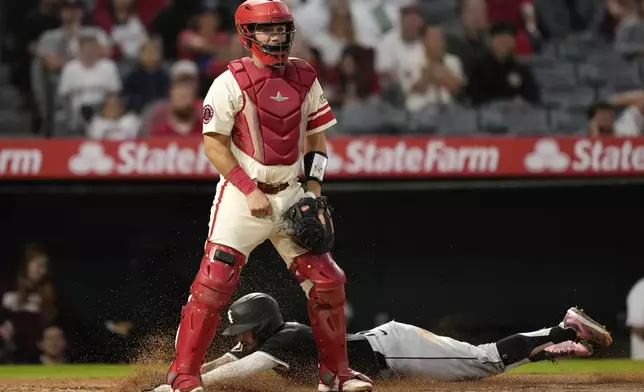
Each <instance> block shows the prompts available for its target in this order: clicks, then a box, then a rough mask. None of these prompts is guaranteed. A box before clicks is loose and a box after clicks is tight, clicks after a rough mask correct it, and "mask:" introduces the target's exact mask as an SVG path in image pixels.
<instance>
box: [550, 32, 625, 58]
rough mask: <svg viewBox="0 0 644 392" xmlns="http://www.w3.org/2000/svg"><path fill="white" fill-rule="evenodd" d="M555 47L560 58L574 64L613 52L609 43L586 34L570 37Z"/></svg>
mask: <svg viewBox="0 0 644 392" xmlns="http://www.w3.org/2000/svg"><path fill="white" fill-rule="evenodd" d="M556 45H557V52H558V54H559V55H560V56H561V57H562V58H565V59H567V60H570V61H576V62H583V61H585V60H586V59H587V58H589V57H591V56H593V55H602V54H611V53H612V52H613V48H612V46H611V44H610V43H609V42H607V41H605V40H602V39H600V38H599V37H596V36H593V35H591V34H588V33H583V34H577V35H572V36H570V37H567V38H566V39H565V40H563V41H561V42H558V43H557V44H556ZM613 55H614V54H613Z"/></svg>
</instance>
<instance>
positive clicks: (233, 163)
mask: <svg viewBox="0 0 644 392" xmlns="http://www.w3.org/2000/svg"><path fill="white" fill-rule="evenodd" d="M229 145H230V136H227V135H222V134H217V133H209V134H206V135H204V144H203V149H204V153H205V154H206V156H207V157H208V159H210V162H212V164H213V165H214V166H215V169H217V171H218V172H219V173H221V174H222V175H223V176H224V178H226V179H227V180H228V181H230V183H231V184H233V185H234V186H235V187H236V188H237V189H239V190H240V191H241V192H243V193H244V194H245V195H249V194H250V193H251V192H253V191H254V190H255V189H257V184H256V183H255V182H254V181H253V180H252V179H251V178H250V177H249V176H248V174H247V173H246V172H245V171H244V170H243V169H242V168H241V166H240V165H239V162H237V159H236V158H235V156H234V155H233V153H232V151H230V148H229V147H228V146H229Z"/></svg>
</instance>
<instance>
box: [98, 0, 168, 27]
mask: <svg viewBox="0 0 644 392" xmlns="http://www.w3.org/2000/svg"><path fill="white" fill-rule="evenodd" d="M94 1H95V6H94V23H96V24H97V25H98V26H100V27H102V28H103V29H105V30H106V31H109V26H111V25H112V23H113V22H112V18H113V14H112V12H111V8H110V7H111V5H110V3H111V2H112V0H94ZM170 2H171V0H135V1H134V13H135V14H136V15H137V17H138V18H139V19H140V20H141V23H143V25H144V26H145V28H146V29H147V28H149V27H150V24H151V23H152V21H153V20H154V18H156V16H157V15H158V14H159V11H161V9H163V7H165V6H167V5H168V4H169V3H170Z"/></svg>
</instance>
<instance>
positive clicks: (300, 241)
mask: <svg viewBox="0 0 644 392" xmlns="http://www.w3.org/2000/svg"><path fill="white" fill-rule="evenodd" d="M331 212H332V208H331V206H330V205H329V202H328V200H327V198H326V197H325V196H321V197H318V198H315V199H314V198H312V197H304V198H302V199H300V200H299V201H298V202H297V203H295V204H294V205H293V206H291V208H289V209H288V210H287V211H286V213H285V214H284V223H285V230H286V233H287V234H288V235H289V236H290V237H291V239H292V240H293V242H295V243H296V244H297V245H299V246H301V247H302V248H304V249H307V250H310V251H311V253H314V254H318V255H321V254H324V253H328V252H330V251H331V249H332V248H333V243H334V241H335V230H334V229H333V220H332V219H331Z"/></svg>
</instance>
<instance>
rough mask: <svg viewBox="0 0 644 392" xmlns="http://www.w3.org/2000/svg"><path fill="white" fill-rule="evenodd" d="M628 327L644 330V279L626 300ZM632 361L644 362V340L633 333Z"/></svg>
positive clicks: (634, 287)
mask: <svg viewBox="0 0 644 392" xmlns="http://www.w3.org/2000/svg"><path fill="white" fill-rule="evenodd" d="M626 313H627V314H626V325H627V326H629V327H631V328H644V278H642V279H640V280H639V281H638V282H637V283H635V285H634V286H633V288H632V289H631V291H630V292H629V294H628V297H627V299H626ZM631 359H633V360H638V361H641V360H644V339H642V338H640V337H639V336H637V335H635V334H634V333H631Z"/></svg>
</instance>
